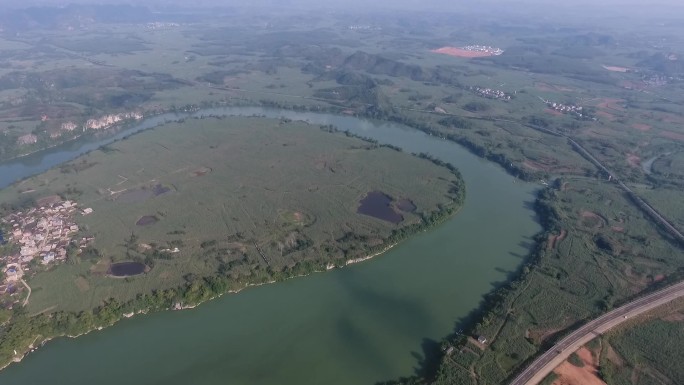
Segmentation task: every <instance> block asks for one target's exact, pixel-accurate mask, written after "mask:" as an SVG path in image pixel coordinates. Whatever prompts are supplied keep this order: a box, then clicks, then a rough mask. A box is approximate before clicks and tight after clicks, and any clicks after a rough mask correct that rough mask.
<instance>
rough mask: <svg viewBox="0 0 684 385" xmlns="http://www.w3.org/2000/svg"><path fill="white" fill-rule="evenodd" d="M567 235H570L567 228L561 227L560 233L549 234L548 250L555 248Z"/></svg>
mask: <svg viewBox="0 0 684 385" xmlns="http://www.w3.org/2000/svg"><path fill="white" fill-rule="evenodd" d="M566 235H568V232H567V231H565V229H561V231H560V234H558V235H555V234H551V235H549V239H548V243H547V245H546V249H547V250H553V249H555V248H556V246H557V245H558V243H559V242H560V241H562V240H563V239H565V236H566Z"/></svg>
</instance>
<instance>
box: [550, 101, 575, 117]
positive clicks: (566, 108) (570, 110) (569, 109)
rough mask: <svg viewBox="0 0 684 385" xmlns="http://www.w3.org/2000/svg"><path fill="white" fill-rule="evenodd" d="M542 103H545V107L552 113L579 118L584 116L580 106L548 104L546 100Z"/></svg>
mask: <svg viewBox="0 0 684 385" xmlns="http://www.w3.org/2000/svg"><path fill="white" fill-rule="evenodd" d="M544 103H546V106H547V107H548V108H550V109H552V110H554V111H558V112H561V113H564V114H571V115H577V116H579V117H580V118H581V117H583V116H584V114H583V112H582V107H581V106H575V105H573V104H562V103H556V102H550V101H548V100H544Z"/></svg>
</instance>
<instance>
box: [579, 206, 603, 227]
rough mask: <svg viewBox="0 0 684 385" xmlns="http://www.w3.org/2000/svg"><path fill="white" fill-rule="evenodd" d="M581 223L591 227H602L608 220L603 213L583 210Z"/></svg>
mask: <svg viewBox="0 0 684 385" xmlns="http://www.w3.org/2000/svg"><path fill="white" fill-rule="evenodd" d="M580 217H581V220H580V222H581V224H582V226H585V227H589V228H592V229H600V228H601V227H604V226H605V225H606V223H607V222H608V221H606V219H605V218H604V217H602V216H601V215H599V214H597V213H595V212H593V211H586V210H583V211H581V212H580Z"/></svg>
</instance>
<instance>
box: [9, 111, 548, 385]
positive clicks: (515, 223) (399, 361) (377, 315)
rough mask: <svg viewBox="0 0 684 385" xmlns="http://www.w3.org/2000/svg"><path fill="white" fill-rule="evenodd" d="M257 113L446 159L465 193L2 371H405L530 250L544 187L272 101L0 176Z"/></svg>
mask: <svg viewBox="0 0 684 385" xmlns="http://www.w3.org/2000/svg"><path fill="white" fill-rule="evenodd" d="M255 114H256V115H266V116H269V117H281V116H282V117H287V118H291V119H299V120H308V121H310V122H311V123H314V124H333V125H335V126H337V127H339V128H340V129H343V130H344V129H348V130H350V131H352V132H354V133H356V134H360V135H363V136H367V137H372V138H375V139H377V140H378V141H379V142H380V143H388V144H393V145H396V146H399V147H402V148H403V149H404V150H405V151H407V152H415V153H419V152H426V153H429V154H431V155H433V156H435V157H438V158H439V159H442V160H444V161H447V162H450V163H452V164H454V165H456V166H457V167H458V168H459V170H460V171H461V173H462V175H463V178H464V179H465V182H466V188H467V196H466V202H465V205H464V207H463V208H462V209H461V211H460V212H459V214H458V215H457V216H455V217H454V218H453V219H451V220H449V221H447V222H446V223H444V224H443V225H441V226H439V227H438V228H436V229H434V230H431V231H429V232H426V233H422V234H419V235H417V236H415V237H413V238H411V239H409V240H408V241H406V242H403V243H402V244H400V245H399V246H397V247H395V248H394V249H392V250H390V251H389V252H387V253H386V254H384V255H382V256H379V257H377V258H375V259H373V260H371V261H367V262H364V263H360V264H357V265H352V266H349V267H347V268H344V269H339V270H332V271H330V272H326V273H322V274H313V275H311V276H308V277H302V278H297V279H292V280H288V281H286V282H283V283H278V284H273V285H265V286H260V287H255V288H250V289H248V290H245V291H243V292H241V293H240V294H237V295H225V296H223V297H221V298H220V299H217V300H214V301H210V302H208V303H206V304H203V305H201V306H200V307H199V308H197V309H195V310H190V311H182V312H162V313H155V314H151V315H144V316H137V317H134V318H132V319H126V320H123V321H121V322H120V323H118V324H116V325H115V326H114V327H111V328H108V329H105V330H103V331H99V332H93V333H90V334H88V335H85V336H81V337H79V338H76V339H67V338H61V339H57V340H55V341H51V342H49V343H48V344H47V345H46V346H45V347H43V348H41V349H39V350H38V351H37V352H36V353H33V354H30V355H29V356H28V357H26V358H25V359H24V360H23V361H22V362H21V363H19V364H13V365H11V366H10V367H8V368H7V369H5V370H4V371H2V372H0V384H3V385H15V384H16V385H20V384H21V385H26V384H48V383H54V384H70V385H78V384H84V385H85V384H88V385H90V384H98V385H108V384H111V385H119V384H123V383H126V384H128V383H130V384H150V385H152V384H164V385H176V384H178V385H186V384H221V385H224V384H297V385H301V384H340V385H342V384H345V385H346V384H373V383H375V382H377V381H382V380H388V379H393V378H397V377H400V376H408V375H411V374H413V373H414V371H415V369H416V368H417V367H418V365H419V362H420V361H421V360H422V359H423V356H424V353H423V346H425V345H428V344H429V342H430V341H438V340H439V339H440V338H441V337H443V336H445V335H447V334H450V333H452V332H453V331H454V330H455V328H458V322H459V320H461V321H462V320H463V319H464V317H466V316H467V315H468V314H469V313H470V312H471V311H472V310H473V309H475V308H477V306H478V305H479V303H480V301H481V299H482V296H483V295H484V294H485V293H487V292H489V291H491V290H492V288H493V287H494V285H495V284H496V283H497V282H502V281H505V280H506V279H507V276H508V274H510V273H511V272H513V271H514V270H515V269H516V268H517V267H518V266H519V265H520V264H521V263H522V262H523V258H524V256H525V255H527V254H528V252H529V248H530V246H531V245H532V240H531V237H532V236H533V235H534V234H535V233H537V232H538V231H539V230H540V226H539V225H538V223H537V221H536V219H535V216H534V212H533V211H532V209H531V207H532V202H533V201H534V190H535V186H534V185H531V184H525V183H521V182H519V181H518V182H517V183H515V181H514V179H513V177H511V176H509V175H507V174H506V173H505V172H504V171H503V170H502V169H500V168H499V167H498V166H496V165H494V164H492V163H489V162H486V161H483V160H481V159H480V158H477V157H476V156H474V155H472V154H470V153H469V152H468V151H467V150H465V149H464V148H463V147H460V146H459V145H457V144H455V143H451V142H448V141H444V140H440V139H437V138H435V137H431V136H428V135H425V134H423V133H422V132H419V131H416V130H413V129H410V128H407V127H403V126H400V125H396V124H390V123H382V122H373V121H367V120H361V119H356V118H351V117H343V116H335V115H326V114H313V113H299V112H292V111H280V110H274V109H263V108H217V109H209V110H203V111H200V112H197V113H194V114H189V115H173V114H166V115H160V116H156V117H153V118H150V119H148V120H146V121H144V122H143V123H141V124H139V125H137V126H135V127H133V128H130V129H127V130H125V131H122V132H120V133H118V134H117V135H116V136H115V137H114V138H110V139H107V140H100V141H90V142H88V141H87V140H85V139H84V140H81V141H76V142H73V143H70V144H67V145H63V146H60V147H56V148H53V149H51V150H48V151H46V152H43V153H39V154H34V155H31V156H28V157H25V158H22V159H20V160H18V161H14V162H10V163H7V164H4V165H0V187H4V186H6V185H8V184H10V183H12V182H14V181H16V180H19V179H21V178H25V177H28V176H30V175H32V174H35V173H39V172H42V171H44V170H46V169H48V168H50V167H54V166H56V165H58V164H60V163H63V162H65V161H67V160H69V159H72V158H74V157H76V156H78V155H79V154H81V153H83V152H85V151H88V150H92V149H95V148H97V147H99V146H101V145H103V144H106V143H107V142H109V141H111V140H113V139H118V138H121V137H123V136H125V135H130V134H131V133H133V132H135V131H138V130H141V129H145V128H150V127H153V126H156V125H159V124H161V123H163V122H164V121H167V120H173V119H178V118H182V117H187V116H197V117H200V116H206V115H255ZM160 129H163V128H160Z"/></svg>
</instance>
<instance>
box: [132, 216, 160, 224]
mask: <svg viewBox="0 0 684 385" xmlns="http://www.w3.org/2000/svg"><path fill="white" fill-rule="evenodd" d="M158 221H159V219H157V217H155V216H154V215H145V216H144V217H141V218H140V219H138V221H137V222H135V224H136V225H138V226H149V225H153V224H155V223H157V222H158Z"/></svg>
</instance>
